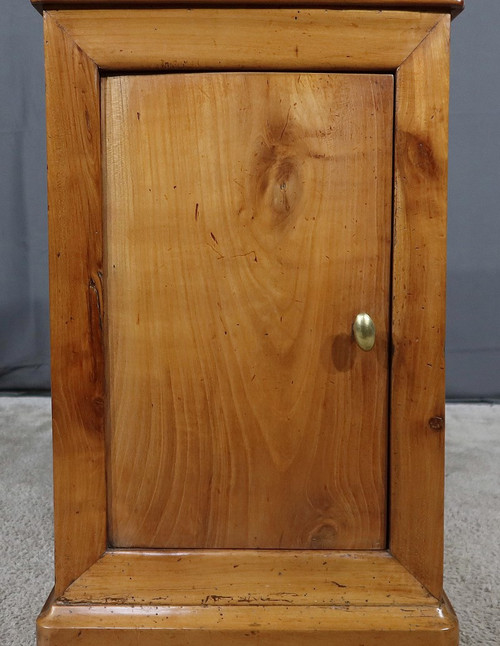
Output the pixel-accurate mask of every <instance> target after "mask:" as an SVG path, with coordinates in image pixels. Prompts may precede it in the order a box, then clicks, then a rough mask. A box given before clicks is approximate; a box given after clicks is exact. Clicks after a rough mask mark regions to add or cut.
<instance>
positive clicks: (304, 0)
mask: <svg viewBox="0 0 500 646" xmlns="http://www.w3.org/2000/svg"><path fill="white" fill-rule="evenodd" d="M31 1H32V3H33V5H35V6H36V7H38V8H43V7H51V6H57V7H81V6H82V5H88V6H94V7H95V6H99V5H102V6H105V7H110V6H113V5H114V6H118V7H120V6H136V7H144V6H146V7H148V6H154V5H162V6H165V7H168V6H169V5H177V6H178V5H179V4H183V5H186V6H188V5H194V6H196V5H207V4H211V5H220V6H224V5H234V4H238V3H235V2H234V0H215V1H214V2H207V0H185V1H184V2H179V0H31ZM241 4H245V5H247V6H254V7H261V6H263V7H265V6H270V5H273V6H280V5H285V6H286V7H290V6H294V5H296V6H301V7H308V6H311V5H312V6H313V7H318V6H328V7H353V6H354V7H370V8H375V7H381V8H385V7H388V8H394V9H399V8H401V9H425V8H427V7H429V8H432V9H442V10H448V11H451V12H453V13H454V14H455V13H457V12H459V11H461V10H462V9H463V6H464V1H463V0H274V1H273V2H269V1H268V0H246V2H245V3H241Z"/></svg>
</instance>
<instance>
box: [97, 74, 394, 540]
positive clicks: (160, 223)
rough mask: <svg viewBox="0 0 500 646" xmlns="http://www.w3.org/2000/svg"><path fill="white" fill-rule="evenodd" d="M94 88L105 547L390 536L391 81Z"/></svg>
mask: <svg viewBox="0 0 500 646" xmlns="http://www.w3.org/2000/svg"><path fill="white" fill-rule="evenodd" d="M105 96H106V100H105V121H106V164H105V167H106V171H105V172H106V191H105V196H106V197H105V199H106V222H107V230H106V249H107V254H106V255H107V260H106V294H107V298H106V318H107V328H108V337H107V353H108V357H109V369H108V372H109V390H108V402H107V406H109V440H110V443H109V451H110V469H109V481H108V482H109V484H108V486H109V491H110V538H111V542H112V544H113V545H115V546H122V547H138V546H146V547H201V548H206V547H218V548H223V547H226V548H230V547H243V548H248V547H263V548H313V549H314V548H318V549H324V548H343V549H348V548H352V549H368V548H383V547H384V546H385V529H386V491H387V489H386V470H387V467H386V455H387V424H388V418H387V381H388V374H387V365H388V349H387V336H388V306H389V284H390V275H389V269H390V268H389V265H390V235H391V234H390V229H391V224H390V222H391V213H390V210H391V171H392V106H393V93H392V77H391V76H381V75H377V76H369V75H345V74H344V75H320V74H246V75H242V74H191V75H174V76H172V75H157V76H137V77H133V76H129V77H115V78H109V79H107V80H106V83H105ZM365 310H366V311H368V312H370V314H371V316H372V317H373V319H374V320H375V321H376V326H377V333H378V339H377V343H376V345H375V348H374V349H373V350H372V351H371V352H363V351H361V350H360V349H359V348H358V347H357V345H356V344H355V342H354V340H353V338H352V336H351V327H352V322H353V320H354V318H355V316H356V314H357V313H358V312H360V311H365Z"/></svg>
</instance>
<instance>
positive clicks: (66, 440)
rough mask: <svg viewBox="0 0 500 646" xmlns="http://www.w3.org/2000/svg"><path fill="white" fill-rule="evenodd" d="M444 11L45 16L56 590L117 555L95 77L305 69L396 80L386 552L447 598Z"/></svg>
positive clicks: (48, 13) (65, 13)
mask: <svg viewBox="0 0 500 646" xmlns="http://www.w3.org/2000/svg"><path fill="white" fill-rule="evenodd" d="M448 11H449V8H448V10H447V11H445V12H444V13H443V12H435V13H433V12H432V11H421V12H417V11H397V10H391V9H390V10H381V11H374V10H367V9H333V10H325V9H306V8H303V9H294V8H283V9H257V8H251V9H229V8H228V9H208V8H203V9H180V8H177V9H135V8H134V9H123V8H121V9H104V10H99V9H74V10H73V9H70V10H67V9H63V10H48V11H45V12H44V26H45V27H44V28H45V56H46V81H47V142H48V146H47V148H48V150H47V156H48V169H49V175H48V200H49V266H50V306H51V347H52V397H53V437H54V498H55V504H54V508H55V569H56V583H55V589H54V593H53V597H52V600H54V599H58V598H60V597H61V596H62V595H63V593H64V592H65V590H66V589H67V588H68V586H70V584H72V583H73V582H74V581H75V580H77V579H78V577H80V576H81V575H82V574H83V573H84V572H85V571H87V570H88V569H89V568H91V566H93V565H94V564H95V563H97V562H98V561H99V559H101V560H102V558H107V557H108V556H109V555H110V554H112V553H115V552H118V551H119V550H114V549H111V548H109V546H108V542H107V513H106V504H107V503H106V497H107V494H106V426H107V424H106V419H105V410H106V406H105V401H106V374H105V361H104V333H103V329H104V326H105V315H104V308H105V294H103V281H102V278H103V275H102V271H103V261H102V258H103V221H102V195H103V192H102V159H101V152H102V146H101V142H102V138H101V115H100V111H101V99H100V80H101V75H103V74H116V73H127V72H139V73H140V72H154V71H164V72H165V71H167V72H183V71H194V70H227V71H235V70H242V71H255V70H266V71H275V70H294V71H300V70H303V71H328V72H351V71H356V72H362V71H370V72H373V71H380V72H384V73H387V72H391V73H393V74H394V77H395V130H394V173H393V175H394V186H393V205H394V206H393V248H392V254H393V257H392V302H391V347H390V354H391V356H390V366H391V367H390V375H389V378H390V411H389V417H390V422H389V442H390V448H389V465H390V466H389V532H388V552H387V553H388V555H390V556H391V557H392V559H395V560H396V561H398V562H399V563H400V564H401V565H402V566H403V567H404V568H405V569H406V570H408V572H409V573H410V574H411V575H412V576H413V577H414V578H415V579H416V580H417V581H418V582H420V583H421V584H422V585H423V586H424V587H425V588H426V589H427V590H428V591H429V592H430V594H431V595H433V596H434V597H435V598H436V599H437V600H438V601H439V602H441V601H442V599H443V591H442V568H443V490H444V401H445V393H444V335H445V259H446V193H447V123H448V76H449V74H448V72H449V26H450V14H449V12H448ZM200 643H201V642H200ZM391 643H392V642H391ZM412 643H413V642H412Z"/></svg>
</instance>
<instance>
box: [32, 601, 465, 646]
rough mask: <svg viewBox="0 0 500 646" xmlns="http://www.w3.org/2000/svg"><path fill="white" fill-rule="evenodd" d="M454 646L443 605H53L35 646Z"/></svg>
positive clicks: (452, 624)
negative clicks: (112, 645) (256, 645)
mask: <svg viewBox="0 0 500 646" xmlns="http://www.w3.org/2000/svg"><path fill="white" fill-rule="evenodd" d="M73 644H78V645H79V646H109V644H117V645H118V644H119V646H137V644H141V646H164V645H165V644H169V645H170V646H212V645H213V646H215V645H217V646H248V645H249V644H258V645H259V646H285V645H286V646H299V645H300V646H302V645H303V644H308V646H381V645H383V646H456V645H457V644H458V625H457V620H456V617H455V615H454V613H453V610H452V608H451V606H450V605H449V604H448V602H447V601H444V602H443V603H441V604H439V605H437V604H436V606H434V607H432V606H423V607H418V606H414V607H404V608H402V607H397V606H389V607H380V606H378V607H370V606H365V607H351V608H349V607H339V606H337V607H330V608H327V607H321V606H320V607H318V606H246V607H242V608H239V607H234V606H218V607H217V606H205V607H200V606H180V607H169V606H131V605H126V606H125V605H122V606H117V605H113V606H91V605H90V606H71V605H59V604H57V603H53V604H50V605H49V606H48V607H47V608H46V609H45V611H44V612H43V613H42V615H41V616H40V618H39V620H38V646H69V645H73Z"/></svg>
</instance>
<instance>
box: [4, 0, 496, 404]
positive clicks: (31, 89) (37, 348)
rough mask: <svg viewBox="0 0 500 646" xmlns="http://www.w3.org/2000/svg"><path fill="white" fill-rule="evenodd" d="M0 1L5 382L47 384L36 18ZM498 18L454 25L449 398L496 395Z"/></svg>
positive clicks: (480, 16) (20, 5)
mask: <svg viewBox="0 0 500 646" xmlns="http://www.w3.org/2000/svg"><path fill="white" fill-rule="evenodd" d="M0 10H1V11H0V16H1V22H0V88H1V90H0V91H1V102H0V209H1V215H0V310H1V311H0V389H3V390H7V389H8V390H14V389H45V388H48V387H49V368H48V364H49V335H48V296H47V293H48V286H47V230H46V190H45V134H44V118H45V116H44V95H43V92H44V81H43V50H42V47H43V39H42V19H41V17H40V15H39V14H38V13H37V12H36V11H35V10H34V9H33V8H32V7H31V5H30V3H29V0H0ZM499 27H500V2H499V0H469V2H468V5H467V6H466V10H465V12H464V13H463V14H461V15H460V16H459V17H458V18H457V19H456V20H455V22H454V23H453V29H452V57H451V62H452V64H451V105H450V176H449V177H450V184H449V185H450V200H449V252H448V256H449V258H448V260H449V264H448V326H447V335H448V336H447V362H448V363H447V393H448V397H449V398H462V399H464V398H467V399H472V398H481V399H487V398H490V399H491V398H500V341H499V335H500V288H499V284H500V252H499V246H500V244H499V243H500V217H499V204H500V173H499V169H500V155H499V152H498V148H499V143H500V38H499V36H498V32H499ZM496 332H497V333H496ZM495 333H496V334H495Z"/></svg>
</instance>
